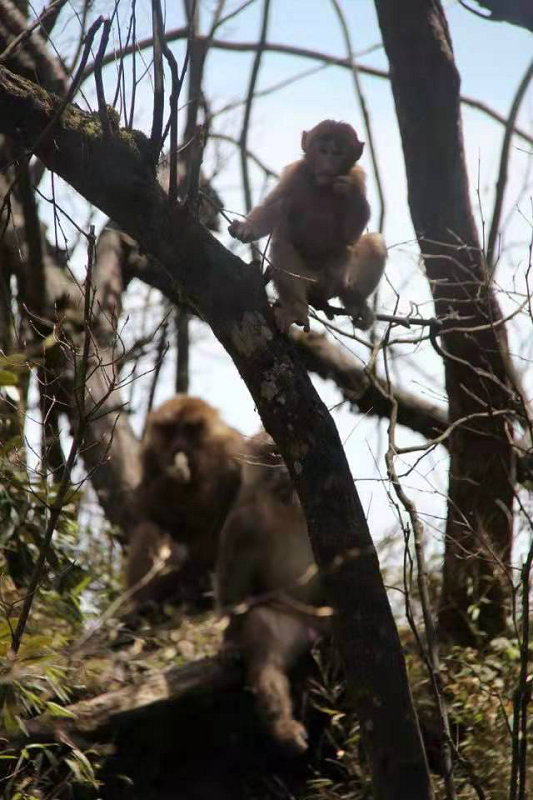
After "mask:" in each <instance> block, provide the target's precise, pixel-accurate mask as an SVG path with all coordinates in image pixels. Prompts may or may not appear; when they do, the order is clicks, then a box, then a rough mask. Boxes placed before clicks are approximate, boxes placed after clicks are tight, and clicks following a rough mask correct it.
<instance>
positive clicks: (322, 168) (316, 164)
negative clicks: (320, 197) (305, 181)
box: [307, 137, 348, 186]
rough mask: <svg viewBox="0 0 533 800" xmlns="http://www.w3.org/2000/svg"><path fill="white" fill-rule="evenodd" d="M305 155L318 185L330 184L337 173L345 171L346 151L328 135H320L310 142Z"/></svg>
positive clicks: (340, 173)
mask: <svg viewBox="0 0 533 800" xmlns="http://www.w3.org/2000/svg"><path fill="white" fill-rule="evenodd" d="M307 157H308V159H309V160H310V162H311V169H312V172H313V175H314V176H315V180H316V182H317V185H318V186H330V185H331V184H332V183H333V181H334V180H335V178H336V177H337V175H342V174H344V173H345V172H346V162H347V159H348V153H347V152H346V149H345V148H344V147H343V146H342V145H341V144H340V143H339V142H338V141H336V140H335V139H332V138H330V137H320V138H319V139H317V140H316V141H314V142H312V143H311V145H310V148H309V152H308V156H307Z"/></svg>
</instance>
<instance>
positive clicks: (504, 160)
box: [487, 61, 533, 271]
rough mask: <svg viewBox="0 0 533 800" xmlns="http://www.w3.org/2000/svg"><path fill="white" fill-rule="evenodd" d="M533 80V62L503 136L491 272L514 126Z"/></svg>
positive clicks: (490, 243)
mask: <svg viewBox="0 0 533 800" xmlns="http://www.w3.org/2000/svg"><path fill="white" fill-rule="evenodd" d="M532 78H533V61H531V63H530V64H529V66H528V68H527V69H526V71H525V73H524V77H523V78H522V80H521V81H520V84H519V86H518V89H517V91H516V94H515V96H514V99H513V102H512V105H511V110H510V112H509V117H508V118H507V123H506V125H505V133H504V135H503V142H502V152H501V155H500V168H499V170H498V181H497V183H496V197H495V199H494V210H493V212H492V222H491V224H490V231H489V239H488V246H487V263H488V265H489V269H490V270H492V271H493V270H494V268H495V265H496V262H497V258H496V254H495V248H496V241H497V239H498V235H499V233H500V218H501V214H502V208H503V198H504V194H505V187H506V185H507V170H508V167H509V151H510V148H511V140H512V138H513V133H514V132H515V130H514V125H515V122H516V119H517V117H518V112H519V110H520V106H521V104H522V100H523V99H524V96H525V94H526V91H527V88H528V86H529V84H530V82H531V79H532Z"/></svg>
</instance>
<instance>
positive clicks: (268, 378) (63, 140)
mask: <svg viewBox="0 0 533 800" xmlns="http://www.w3.org/2000/svg"><path fill="white" fill-rule="evenodd" d="M58 104H59V101H58V100H57V99H55V98H53V97H52V96H50V95H48V94H47V93H46V92H44V91H42V90H41V89H39V88H38V87H37V86H34V85H33V84H31V83H29V82H27V81H25V80H23V79H21V78H19V77H17V76H15V75H13V74H11V73H9V72H8V71H7V70H6V69H4V68H2V67H0V105H1V107H2V111H3V113H2V114H1V115H0V132H5V133H7V134H9V135H11V136H14V137H16V138H17V139H18V140H19V141H21V142H22V143H24V144H26V145H27V146H29V147H33V148H35V150H36V152H37V153H38V155H39V157H40V158H41V160H42V161H43V162H44V163H45V164H46V166H47V167H48V168H49V169H52V170H54V171H55V172H57V173H58V174H59V175H60V176H61V177H63V178H64V179H65V180H66V181H68V182H69V183H70V184H71V185H72V186H73V187H74V188H76V189H77V190H78V191H79V192H80V194H82V195H83V196H84V197H86V198H87V199H88V200H89V201H90V202H92V203H94V204H95V205H97V206H98V207H99V208H101V209H102V210H103V211H104V212H105V213H107V214H108V215H109V216H110V217H111V218H112V219H114V220H115V221H116V222H117V223H118V224H119V225H120V226H121V227H122V228H123V229H124V230H125V231H127V233H128V234H130V235H131V236H132V237H134V238H135V239H136V240H137V241H138V242H139V243H140V245H141V247H142V248H144V249H145V250H146V252H147V253H149V254H151V255H153V256H154V257H155V258H156V259H157V260H158V262H159V265H160V266H157V265H155V264H151V265H148V266H147V269H146V272H145V273H144V275H143V277H144V279H145V280H147V281H149V282H150V283H151V285H153V286H157V287H159V288H161V289H162V290H163V291H164V292H165V293H166V294H171V295H173V296H174V297H176V298H179V296H180V295H181V294H183V295H184V296H185V297H186V299H187V301H188V302H190V303H191V304H192V306H193V307H194V308H195V309H196V310H197V312H198V313H199V315H200V316H201V317H203V318H204V319H205V320H206V321H207V322H208V323H209V324H210V325H211V327H212V329H213V332H214V333H215V335H216V336H217V338H218V339H219V340H220V341H221V342H222V344H223V345H224V347H225V348H226V350H227V352H228V353H229V354H230V355H231V357H232V359H233V361H234V363H235V365H236V367H237V369H238V370H239V372H240V374H241V376H242V378H243V380H244V381H245V383H246V385H247V386H248V388H249V390H250V392H251V394H252V396H253V398H254V400H255V402H256V405H257V408H258V410H259V413H260V415H261V418H262V420H263V423H264V425H265V427H266V429H267V430H268V431H269V433H270V434H271V435H272V436H273V438H274V440H275V441H276V443H277V445H278V446H279V448H280V451H281V453H282V454H283V456H284V458H285V460H286V462H287V465H288V467H289V469H290V472H291V475H292V477H293V479H294V481H295V485H296V487H297V490H298V493H299V495H300V498H301V500H302V503H303V506H304V509H305V512H306V517H307V520H308V525H309V532H310V537H311V541H312V545H313V550H314V553H315V556H316V559H317V562H318V564H319V567H321V568H322V569H323V570H324V571H325V573H326V574H327V575H329V580H328V581H327V583H328V589H329V597H330V602H331V603H332V605H333V606H334V608H335V609H336V612H337V613H336V616H335V632H336V635H337V639H338V644H339V648H340V651H341V655H342V658H343V662H344V667H345V671H346V677H347V681H348V686H349V689H350V691H351V693H352V695H353V699H354V704H355V707H356V710H357V713H358V715H359V718H360V721H361V725H362V730H363V732H364V737H365V740H366V743H367V746H368V749H369V754H370V758H371V763H372V768H373V775H374V785H375V796H376V797H377V798H385V799H386V800H389V798H391V800H392V798H400V797H402V798H403V797H409V798H427V797H429V796H430V795H431V789H430V785H429V776H428V770H427V764H426V760H425V755H424V751H423V747H422V742H421V737H420V731H419V728H418V724H417V720H416V715H415V713H414V709H413V705H412V698H411V695H410V691H409V686H408V682H407V676H406V671H405V663H404V658H403V654H402V650H401V645H400V641H399V638H398V634H397V631H396V628H395V625H394V620H393V618H392V614H391V610H390V606H389V603H388V600H387V596H386V593H385V589H384V586H383V582H382V579H381V575H380V572H379V564H378V559H377V555H376V552H375V548H374V546H373V543H372V540H371V537H370V533H369V530H368V526H367V523H366V520H365V517H364V513H363V509H362V506H361V502H360V500H359V497H358V495H357V493H356V491H355V487H354V484H353V480H352V478H351V475H350V471H349V469H348V464H347V461H346V457H345V454H344V452H343V449H342V446H341V443H340V440H339V437H338V434H337V431H336V428H335V425H334V423H333V421H332V419H331V416H330V415H329V413H328V412H327V409H326V408H325V406H324V405H323V403H322V402H321V401H320V399H319V397H318V395H317V394H316V392H315V391H314V389H313V387H312V384H311V382H310V380H309V377H308V375H307V373H306V371H305V369H304V367H303V365H302V364H301V362H300V361H299V360H298V359H296V358H295V353H294V349H293V347H292V346H291V345H290V343H289V342H288V341H287V340H286V339H285V338H284V337H283V336H281V335H280V334H279V333H278V332H277V331H276V329H275V326H274V324H273V318H272V312H271V309H270V307H269V305H268V302H267V297H266V294H265V291H264V286H263V280H262V276H261V274H260V272H259V270H255V269H254V268H253V267H251V266H246V265H244V264H243V263H242V262H241V261H240V260H239V259H238V258H236V257H235V256H233V255H231V254H230V253H229V252H227V251H226V250H225V249H224V248H223V247H222V245H220V244H219V243H218V242H217V241H216V240H215V239H214V238H213V237H212V236H211V234H210V233H209V232H208V231H207V230H205V229H204V228H203V227H202V226H201V225H200V224H199V223H198V222H197V221H196V220H194V219H192V218H191V217H190V215H189V214H188V213H187V212H186V210H184V209H183V208H182V207H180V206H174V207H170V206H169V203H168V199H167V197H166V196H165V194H164V192H163V191H162V189H161V188H160V186H159V185H158V184H157V182H156V180H155V176H154V175H153V174H152V172H151V170H150V169H149V167H148V166H147V165H148V163H149V153H148V152H147V148H146V140H145V138H144V137H143V136H142V135H140V134H134V133H132V132H128V131H116V132H114V133H113V135H110V136H109V137H107V138H106V137H104V136H103V135H102V130H101V125H100V123H99V120H98V117H97V116H95V115H88V114H85V113H83V112H82V111H81V110H79V109H77V108H76V107H73V106H68V107H67V108H66V109H65V111H64V112H63V115H62V117H61V120H60V122H59V124H57V125H56V126H55V127H54V130H53V135H50V133H49V132H46V131H47V126H48V125H49V123H50V122H51V120H53V117H54V110H55V109H57V107H58ZM43 132H44V135H43ZM143 153H147V157H146V158H143Z"/></svg>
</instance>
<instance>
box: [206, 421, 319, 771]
mask: <svg viewBox="0 0 533 800" xmlns="http://www.w3.org/2000/svg"><path fill="white" fill-rule="evenodd" d="M215 595H216V602H217V607H218V610H219V612H220V613H229V615H230V622H229V624H228V627H227V628H226V630H225V635H224V645H223V652H224V653H226V654H234V653H237V654H239V655H240V657H241V658H242V660H243V662H244V666H245V671H246V681H247V683H248V685H249V686H250V687H251V688H252V691H253V692H254V695H255V704H256V709H257V712H258V715H259V718H260V719H261V721H262V723H263V725H264V726H265V728H266V729H267V730H268V731H269V732H270V734H271V736H272V737H273V738H274V740H275V741H276V742H277V743H278V744H279V745H280V746H281V748H282V749H283V751H284V752H285V753H287V754H288V755H298V754H301V753H304V752H305V751H306V749H307V747H308V742H307V732H306V729H305V727H304V725H303V724H302V723H301V722H299V721H297V720H296V719H295V718H294V712H293V704H292V699H291V685H290V681H289V676H290V673H291V671H292V670H293V669H294V667H295V666H296V665H297V664H298V663H299V662H301V661H302V659H303V658H304V656H305V655H306V654H308V653H309V652H310V650H311V648H312V646H313V644H314V643H315V642H317V641H318V640H319V639H320V638H321V637H322V635H324V634H325V633H326V632H327V627H328V626H327V621H326V620H327V616H326V614H325V613H324V612H325V611H327V610H326V609H324V608H323V604H322V587H321V583H320V580H319V576H318V573H317V570H316V565H315V561H314V558H313V554H312V551H311V546H310V543H309V537H308V533H307V524H306V520H305V517H304V514H303V510H302V507H301V505H300V502H299V500H298V497H297V495H296V492H295V490H294V487H293V484H292V481H291V478H290V476H289V473H288V471H287V468H286V466H285V464H284V462H283V461H282V460H281V457H280V456H278V455H277V454H276V453H275V448H274V445H273V442H272V440H271V439H270V438H269V437H268V436H267V435H266V434H265V433H262V434H258V435H257V436H256V437H254V438H253V440H252V441H251V443H250V456H249V460H248V461H247V463H246V464H245V466H244V469H243V481H242V485H241V490H240V493H239V497H238V499H237V502H236V504H235V506H234V507H233V509H232V510H231V511H230V513H229V515H228V518H227V519H226V523H225V525H224V528H223V529H222V533H221V535H220V549H219V556H218V561H217V567H216V572H215Z"/></svg>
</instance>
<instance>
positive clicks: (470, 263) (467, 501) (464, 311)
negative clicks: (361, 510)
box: [376, 0, 516, 644]
mask: <svg viewBox="0 0 533 800" xmlns="http://www.w3.org/2000/svg"><path fill="white" fill-rule="evenodd" d="M376 8H377V12H378V18H379V24H380V26H381V31H382V34H383V41H384V44H385V49H386V52H387V56H388V58H389V62H390V68H391V71H390V74H391V84H392V89H393V93H394V100H395V103H396V111H397V115H398V122H399V127H400V133H401V138H402V145H403V151H404V157H405V164H406V171H407V182H408V190H409V206H410V210H411V216H412V219H413V224H414V227H415V230H416V234H417V237H418V241H419V244H420V248H421V250H422V253H423V256H424V261H425V267H426V273H427V276H428V279H429V281H430V285H431V289H432V292H433V297H434V300H435V308H436V313H437V315H438V316H440V317H444V316H448V317H449V316H453V317H454V318H455V319H454V320H453V321H451V320H450V319H448V320H447V322H445V325H444V332H443V336H442V339H441V341H442V343H443V349H441V350H440V353H441V355H442V356H443V358H444V366H445V372H446V389H447V392H448V399H449V419H450V422H454V421H455V420H458V419H461V418H462V417H465V416H468V415H479V414H484V415H485V416H482V417H480V416H477V417H473V418H471V419H470V420H469V421H468V422H467V423H466V424H464V425H461V426H460V427H458V428H456V429H455V431H454V433H453V435H452V438H451V441H450V478H449V499H448V514H447V523H446V543H445V563H444V583H443V588H442V594H441V602H440V609H439V624H440V630H441V634H442V635H443V636H445V637H449V638H451V639H452V640H454V641H456V642H459V643H463V644H474V643H479V637H478V636H477V632H476V630H475V629H474V626H473V625H472V622H471V616H470V615H469V614H468V609H469V608H470V607H471V606H473V605H475V606H478V608H479V617H478V619H477V623H476V625H477V627H478V628H479V632H480V633H481V634H482V635H483V634H484V635H486V636H489V637H490V636H495V635H497V634H499V633H501V631H502V630H503V628H504V624H505V615H506V596H507V586H506V574H505V570H506V568H507V567H508V565H509V560H510V554H511V541H512V514H513V496H514V495H513V484H514V481H515V463H514V455H513V450H512V446H511V441H512V433H511V428H510V425H509V417H510V416H511V412H512V411H514V410H515V409H516V396H515V392H514V391H513V386H512V381H511V378H512V376H511V375H510V373H509V371H508V369H509V368H508V364H509V361H508V352H507V338H506V333H505V328H504V325H503V324H499V325H497V326H495V325H494V323H496V322H498V320H501V311H500V308H499V306H498V303H497V301H496V298H495V295H494V292H493V289H492V284H491V283H490V280H489V275H488V271H487V269H486V265H485V261H484V257H483V253H482V251H481V248H480V243H479V239H478V234H477V230H476V226H475V223H474V218H473V214H472V209H471V204H470V198H469V192H468V177H467V173H466V166H465V156H464V148H463V135H462V127H461V116H460V107H459V83H460V80H459V74H458V71H457V68H456V66H455V63H454V58H453V50H452V43H451V39H450V34H449V30H448V25H447V23H446V18H445V16H444V12H443V10H442V7H441V4H440V2H439V1H438V0H404V1H403V2H401V3H398V2H397V0H376ZM458 317H462V318H464V322H460V323H458V322H457V318H458ZM504 409H509V411H510V413H509V415H507V414H504V413H502V411H503V410H504Z"/></svg>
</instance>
